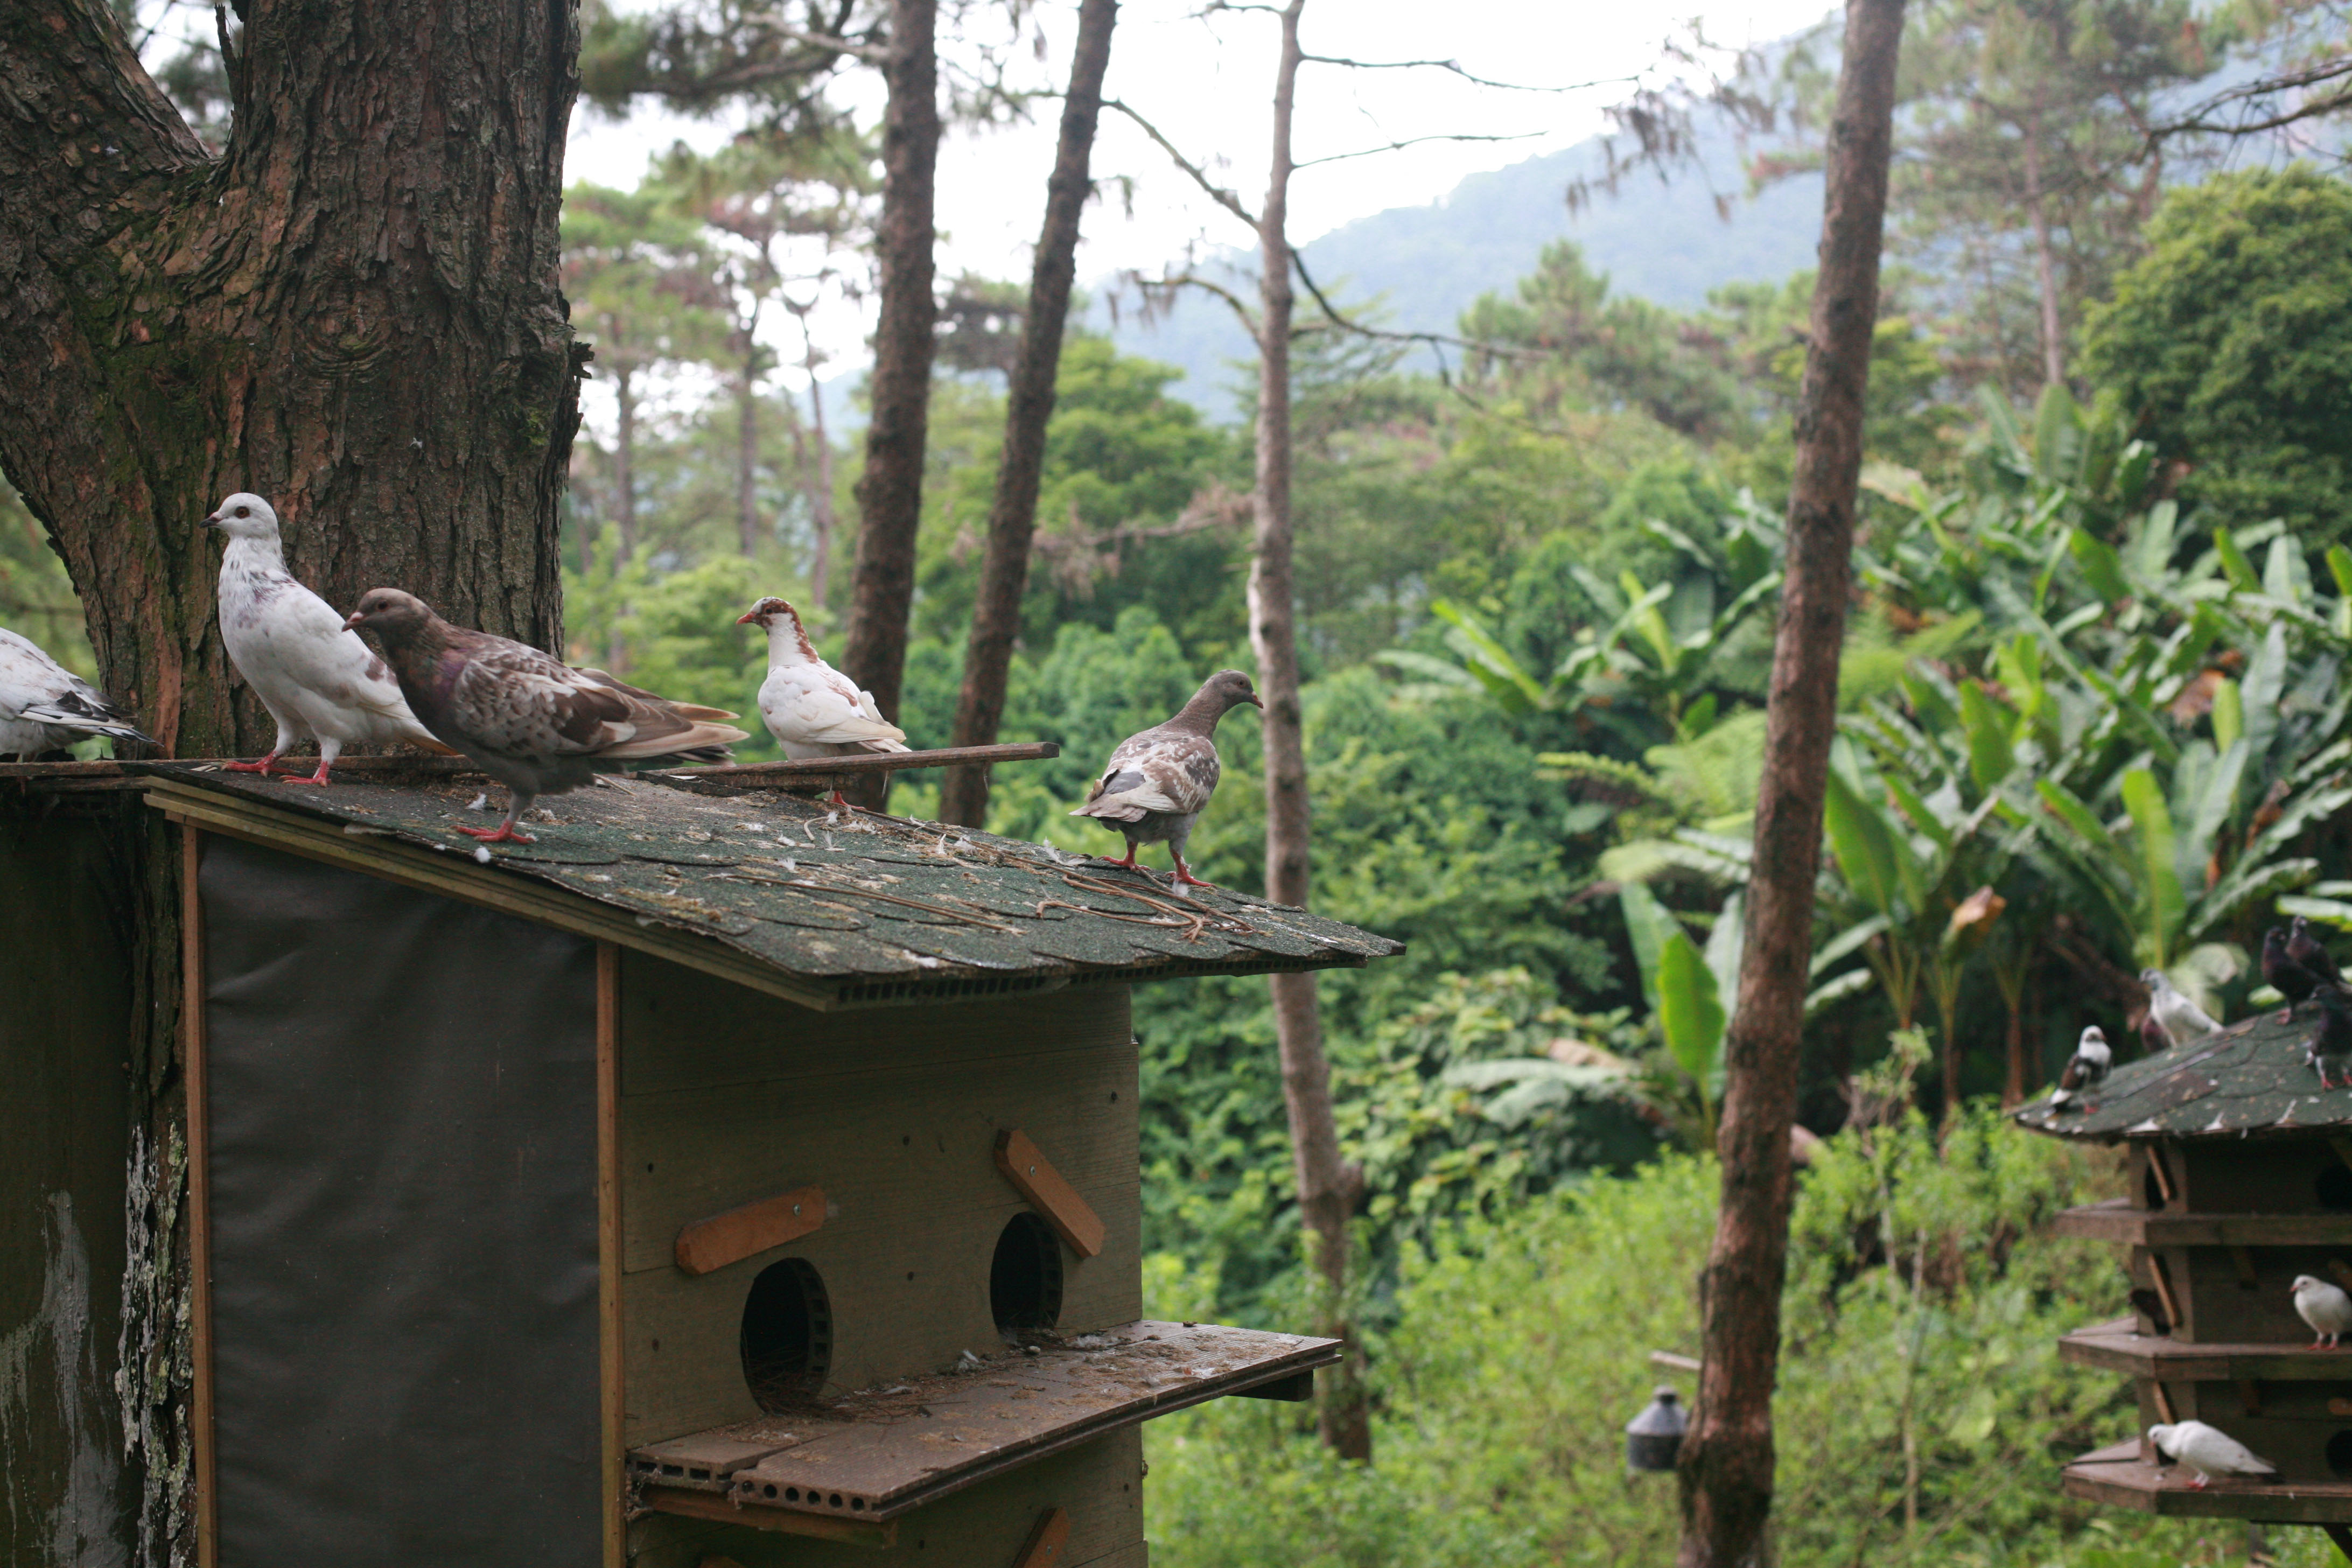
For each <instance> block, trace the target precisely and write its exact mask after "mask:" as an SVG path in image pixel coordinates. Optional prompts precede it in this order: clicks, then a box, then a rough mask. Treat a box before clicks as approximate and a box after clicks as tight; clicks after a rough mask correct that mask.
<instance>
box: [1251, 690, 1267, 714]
mask: <svg viewBox="0 0 2352 1568" xmlns="http://www.w3.org/2000/svg"><path fill="white" fill-rule="evenodd" d="M1249 704H1250V706H1251V707H1253V708H1255V709H1256V710H1258V711H1259V712H1261V713H1263V712H1265V699H1264V698H1262V697H1260V696H1259V695H1258V694H1257V693H1256V692H1255V691H1253V692H1251V693H1250V696H1249Z"/></svg>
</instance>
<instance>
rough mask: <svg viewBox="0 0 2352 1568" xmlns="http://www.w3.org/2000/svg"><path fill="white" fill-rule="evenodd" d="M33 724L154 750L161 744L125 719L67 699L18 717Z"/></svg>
mask: <svg viewBox="0 0 2352 1568" xmlns="http://www.w3.org/2000/svg"><path fill="white" fill-rule="evenodd" d="M17 716H18V717H19V718H21V719H24V720H26V721H29V722H31V723H35V724H55V725H57V726H58V728H59V729H61V730H83V731H88V732H89V733H90V734H93V735H114V736H118V737H120V738H121V739H123V740H126V741H138V742H143V743H144V744H147V745H150V746H153V745H160V744H161V743H162V742H159V741H157V740H156V739H155V737H154V736H152V735H151V734H149V733H147V731H144V730H142V729H141V728H140V727H139V726H138V725H136V724H133V723H132V722H131V721H129V720H128V719H125V718H123V717H121V715H120V714H117V713H110V712H107V711H104V710H100V709H97V708H92V707H90V706H89V705H88V704H86V703H79V702H75V701H74V700H72V699H71V698H66V699H63V700H59V701H56V702H40V703H35V704H34V705H33V706H31V707H28V708H26V710H24V711H23V712H22V713H21V714H19V715H17Z"/></svg>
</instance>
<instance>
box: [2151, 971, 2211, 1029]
mask: <svg viewBox="0 0 2352 1568" xmlns="http://www.w3.org/2000/svg"><path fill="white" fill-rule="evenodd" d="M2139 983H2140V984H2143V985H2145V986H2147V1010H2148V1011H2149V1012H2150V1013H2151V1014H2153V1015H2154V1016H2155V1017H2156V1021H2157V1023H2158V1024H2159V1025H2160V1026H2163V1029H2164V1032H2165V1033H2166V1034H2167V1035H2168V1036H2169V1037H2171V1039H2172V1043H2173V1044H2174V1045H2176V1046H2185V1045H2188V1044H2189V1043H2190V1042H2192V1041H2195V1040H2201V1039H2203V1038H2204V1037H2206V1036H2208V1035H2218V1034H2220V1033H2221V1025H2220V1024H2218V1023H2216V1022H2215V1021H2214V1019H2213V1017H2212V1016H2211V1015H2210V1014H2209V1013H2207V1012H2206V1011H2205V1009H2204V1008H2202V1007H2200V1006H2199V1005H2197V1004H2196V1003H2194V1002H2191V1001H2190V1000H2189V998H2188V997H2186V996H2184V995H2182V994H2180V992H2179V990H2178V989H2177V988H2175V987H2174V985H2173V984H2172V982H2171V980H2170V979H2168V977H2167V976H2166V975H2165V973H2164V971H2163V970H2161V969H2143V970H2141V971H2140V972H2139Z"/></svg>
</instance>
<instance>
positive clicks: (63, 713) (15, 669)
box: [0, 630, 155, 762]
mask: <svg viewBox="0 0 2352 1568" xmlns="http://www.w3.org/2000/svg"><path fill="white" fill-rule="evenodd" d="M92 735H112V736H114V737H115V738H117V739H118V740H124V741H144V742H146V743H147V744H149V745H151V746H152V745H153V744H155V739H154V737H153V736H152V735H148V734H145V733H143V732H142V731H141V730H140V728H139V726H138V725H136V724H133V723H132V722H131V716H130V715H129V714H128V713H125V712H124V711H123V710H121V709H120V708H118V707H116V706H115V705H114V703H113V701H112V700H111V699H110V698H109V697H108V696H107V695H106V693H104V692H103V691H100V690H99V689H98V688H96V687H94V686H92V685H91V684H90V683H89V681H87V680H84V679H82V678H81V677H80V676H79V675H76V674H75V673H74V672H73V671H71V670H69V669H68V668H66V667H65V666H64V665H61V664H59V663H58V661H57V660H56V659H53V658H50V657H49V656H48V655H47V653H46V652H44V651H43V650H42V649H41V647H39V645H38V644H36V643H34V642H33V641H31V640H30V639H29V638H26V637H18V636H17V635H16V633H15V632H12V631H5V630H0V757H16V758H18V759H20V760H22V761H26V762H29V761H31V760H32V759H33V758H35V757H37V756H39V755H40V754H41V753H42V752H55V751H62V750H63V749H64V748H66V747H68V746H70V745H72V744H73V743H74V742H77V741H84V740H88V739H89V737H90V736H92Z"/></svg>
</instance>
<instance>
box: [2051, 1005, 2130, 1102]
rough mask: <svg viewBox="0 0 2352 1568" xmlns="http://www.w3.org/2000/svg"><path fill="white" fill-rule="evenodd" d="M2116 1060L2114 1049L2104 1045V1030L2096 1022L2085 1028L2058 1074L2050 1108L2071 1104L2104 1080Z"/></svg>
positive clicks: (2105, 1034) (2105, 1036)
mask: <svg viewBox="0 0 2352 1568" xmlns="http://www.w3.org/2000/svg"><path fill="white" fill-rule="evenodd" d="M2115 1059H2116V1056H2115V1052H2114V1051H2112V1050H2110V1049H2109V1048H2108V1047H2107V1032H2106V1031H2105V1029H2102V1028H2100V1027H2099V1026H2097V1025H2096V1024H2093V1025H2091V1026H2088V1027H2087V1028H2085V1029H2084V1031H2083V1037H2082V1038H2081V1039H2079V1040H2077V1041H2076V1042H2075V1043H2074V1056H2072V1057H2071V1058H2068V1059H2067V1062H2066V1068H2065V1070H2064V1071H2063V1072H2061V1073H2060V1074H2059V1075H2058V1087H2057V1088H2056V1089H2053V1091H2052V1092H2051V1095H2050V1109H2052V1110H2062V1109H2063V1108H2064V1107H2066V1106H2068V1105H2072V1104H2074V1103H2075V1100H2074V1097H2075V1096H2076V1095H2079V1094H2087V1093H2089V1092H2090V1091H2091V1090H2092V1089H2096V1088H2098V1087H2099V1085H2101V1084H2103V1083H2105V1081H2106V1080H2107V1069H2108V1068H2110V1067H2112V1066H2114V1065H2115Z"/></svg>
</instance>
